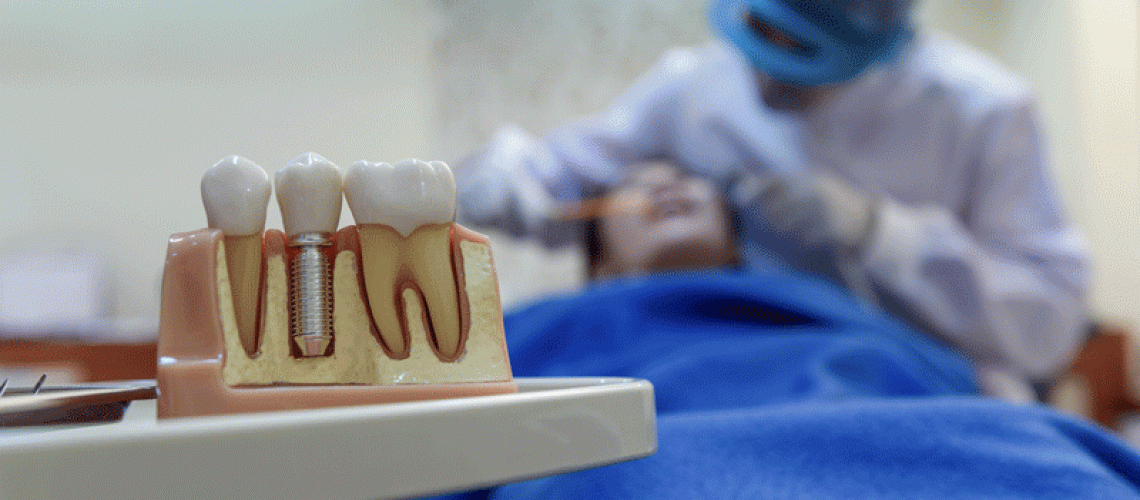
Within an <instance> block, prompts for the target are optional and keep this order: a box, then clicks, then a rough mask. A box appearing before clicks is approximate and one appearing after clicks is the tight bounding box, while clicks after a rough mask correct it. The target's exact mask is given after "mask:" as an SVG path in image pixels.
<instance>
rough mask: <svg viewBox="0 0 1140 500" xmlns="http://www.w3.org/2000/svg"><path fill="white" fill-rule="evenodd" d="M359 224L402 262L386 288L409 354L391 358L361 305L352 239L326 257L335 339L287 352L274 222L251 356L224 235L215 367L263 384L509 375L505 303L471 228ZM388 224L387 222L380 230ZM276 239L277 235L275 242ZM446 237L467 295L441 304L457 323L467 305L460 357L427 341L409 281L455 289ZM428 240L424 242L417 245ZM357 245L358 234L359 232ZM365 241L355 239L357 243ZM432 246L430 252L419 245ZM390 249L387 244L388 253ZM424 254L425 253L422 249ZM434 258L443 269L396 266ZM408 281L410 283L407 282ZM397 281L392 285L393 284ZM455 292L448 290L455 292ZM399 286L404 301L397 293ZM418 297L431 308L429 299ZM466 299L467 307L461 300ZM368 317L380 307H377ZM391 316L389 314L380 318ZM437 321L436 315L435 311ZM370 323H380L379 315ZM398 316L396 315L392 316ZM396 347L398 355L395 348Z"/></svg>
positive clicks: (229, 379)
mask: <svg viewBox="0 0 1140 500" xmlns="http://www.w3.org/2000/svg"><path fill="white" fill-rule="evenodd" d="M359 229H360V228H357V227H350V228H345V229H342V230H341V231H340V232H339V233H338V236H337V237H338V240H341V241H345V238H348V239H349V240H351V238H352V237H354V236H356V234H355V233H356V231H357V230H359ZM372 229H380V230H379V231H370V230H363V231H361V233H362V234H361V235H360V238H361V240H363V239H364V238H366V237H370V238H371V237H375V238H378V239H379V240H381V244H380V246H377V247H376V248H383V249H384V250H378V251H380V252H382V253H384V254H387V255H383V256H381V260H384V261H396V262H403V263H404V265H402V266H400V267H398V268H397V270H396V274H397V275H399V276H405V278H402V279H403V281H401V280H400V279H397V280H396V283H394V286H393V289H392V293H391V295H390V297H391V301H392V302H393V303H396V302H399V304H398V306H402V309H403V317H404V318H406V321H405V324H406V329H402V330H401V332H402V333H403V337H404V338H405V339H406V340H407V342H408V345H407V349H406V353H395V354H396V358H401V357H402V359H394V358H393V357H390V356H389V355H388V354H387V353H386V352H385V350H384V348H383V347H382V346H381V345H380V343H379V341H378V339H377V336H376V333H374V328H373V327H372V324H371V321H370V318H369V312H368V308H367V306H366V302H365V300H364V294H363V293H362V289H361V282H362V278H361V272H360V269H359V267H358V262H360V259H359V258H357V255H356V254H355V252H354V251H353V249H352V247H354V246H355V247H357V248H359V246H358V245H338V248H340V250H339V251H338V253H337V256H336V259H335V263H334V266H333V304H334V308H333V320H334V331H335V332H336V333H335V338H334V341H333V342H334V345H333V352H332V354H331V355H329V356H323V357H312V358H296V357H293V356H292V355H290V352H289V349H290V342H291V340H290V335H289V310H288V284H287V283H288V281H287V279H288V278H287V272H286V269H287V267H286V262H285V254H284V251H283V250H281V248H283V246H284V244H283V240H284V235H282V234H281V233H280V232H279V231H269V232H267V233H266V245H265V247H266V249H267V251H266V256H265V261H266V279H265V283H266V285H265V290H264V292H263V293H264V299H263V302H262V303H263V304H264V305H265V307H264V310H263V317H262V325H263V330H262V335H261V339H260V340H261V344H260V351H259V352H258V353H257V354H256V355H254V356H248V355H246V353H245V350H244V349H243V348H242V345H241V341H240V338H239V337H238V335H237V324H236V319H235V315H234V310H233V305H232V304H233V302H232V296H231V295H230V286H229V272H228V270H227V269H226V260H225V259H224V258H222V257H223V256H224V255H225V254H224V252H225V250H224V248H223V244H219V246H218V249H217V252H218V255H219V258H218V259H217V264H216V265H217V270H216V280H217V294H218V298H217V299H218V305H219V312H220V316H221V323H222V325H221V326H222V331H223V335H224V343H225V353H226V355H225V356H224V365H223V369H222V376H223V380H224V381H225V383H226V384H227V385H229V386H265V385H271V384H368V385H392V384H433V383H462V382H497V381H508V380H510V379H511V373H510V364H509V361H508V359H507V353H506V346H505V344H504V342H505V340H504V338H503V323H502V309H501V305H500V302H499V293H498V283H497V281H496V278H495V272H494V266H493V264H492V260H491V251H490V247H489V245H488V243H487V242H486V241H485V239H481V238H478V237H472V236H471V235H473V234H474V233H471V232H470V231H467V230H466V229H463V228H462V227H461V226H457V225H454V224H446V225H445V224H432V225H427V226H423V227H422V228H420V230H417V231H416V232H413V234H412V235H409V236H408V237H407V238H403V237H401V236H399V235H398V234H396V233H395V232H394V231H392V232H390V233H385V229H384V228H372ZM386 231H391V230H390V229H386ZM373 232H375V233H378V234H389V236H393V237H388V236H378V237H377V236H375V235H373V236H365V234H367V233H373ZM275 238H276V239H278V240H280V241H281V243H275V242H274V241H273V240H274V239H275ZM452 238H455V239H456V241H457V242H458V245H456V251H457V252H458V255H459V257H460V258H459V259H458V260H459V262H458V264H460V265H459V266H458V267H459V269H456V272H455V279H458V280H461V281H462V283H463V288H462V289H463V290H464V291H465V292H466V297H467V300H466V301H462V300H457V299H453V300H452V301H451V303H452V304H455V305H454V306H452V307H454V309H449V310H448V311H447V313H448V314H449V315H451V316H454V317H455V322H456V324H457V325H458V326H462V325H459V323H460V318H461V317H463V316H464V314H463V312H464V311H463V310H462V309H460V308H461V307H466V313H467V314H466V317H467V318H469V321H468V327H467V335H466V340H465V342H463V343H462V347H463V350H462V352H460V355H459V356H458V359H457V360H454V361H450V362H446V361H443V360H441V359H440V356H439V355H437V353H436V350H435V349H433V346H432V341H431V338H430V337H429V335H430V334H429V328H428V327H427V325H425V321H424V318H426V317H427V315H426V314H425V312H424V308H423V301H421V299H420V296H419V294H418V293H417V291H416V289H415V288H413V287H410V286H408V285H410V284H411V282H417V281H418V283H417V284H418V285H419V289H420V290H423V291H425V292H426V291H427V290H428V289H429V288H430V289H438V288H443V289H447V288H449V287H447V286H444V287H433V286H432V285H431V284H429V283H428V282H429V281H431V280H439V279H442V278H440V275H441V274H443V273H445V274H443V275H444V276H446V279H447V281H448V282H449V283H450V289H451V290H455V286H456V283H455V282H454V281H452V279H453V278H451V276H452V263H451V259H452V257H451V256H452ZM421 241H429V242H430V243H431V245H429V246H428V247H424V246H422V245H420V244H418V243H419V242H421ZM360 243H361V244H362V243H363V241H360ZM360 246H362V245H360ZM426 250H430V252H425V251H426ZM390 252H393V253H390ZM424 253H430V254H431V255H430V257H431V258H430V259H429V258H421V257H423V256H422V255H421V254H424ZM428 265H430V266H438V267H442V268H443V269H442V270H436V271H434V272H426V273H424V274H417V272H416V271H411V272H407V271H404V272H401V271H400V269H405V270H406V269H408V268H411V269H420V268H422V267H423V266H428ZM409 280H410V281H411V282H409ZM397 286H398V287H399V288H396V287H397ZM452 293H453V297H454V296H455V295H454V292H452ZM397 294H399V298H400V299H401V300H399V301H397V300H396V297H397ZM427 295H428V294H426V293H425V297H424V298H425V300H426V301H427V303H428V308H429V309H430V308H432V302H431V299H428V298H427ZM465 304H466V306H465ZM373 315H374V316H378V315H377V314H376V313H375V312H374V313H373ZM386 322H387V323H391V321H386ZM432 322H434V319H433V320H432ZM377 323H382V322H381V321H380V319H379V318H377ZM397 324H398V323H397ZM401 355H403V356H401Z"/></svg>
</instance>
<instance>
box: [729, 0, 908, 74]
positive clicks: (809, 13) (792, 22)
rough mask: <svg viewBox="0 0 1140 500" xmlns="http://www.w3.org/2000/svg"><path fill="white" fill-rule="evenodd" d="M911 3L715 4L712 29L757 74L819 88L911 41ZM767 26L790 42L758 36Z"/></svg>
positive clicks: (765, 0)
mask: <svg viewBox="0 0 1140 500" xmlns="http://www.w3.org/2000/svg"><path fill="white" fill-rule="evenodd" d="M912 3H913V2H911V1H910V0H713V1H712V4H711V5H710V9H709V14H710V18H711V22H712V25H713V28H714V29H715V30H716V31H718V32H719V33H720V34H721V35H722V36H724V37H725V38H727V39H728V40H729V41H731V42H732V43H733V44H735V45H736V46H737V47H738V48H739V49H740V50H741V52H743V53H744V55H745V56H746V57H748V59H749V60H751V61H752V64H753V65H754V66H755V67H757V68H758V69H760V70H762V71H764V72H766V73H768V74H769V75H770V76H772V77H773V78H775V79H777V80H780V81H782V82H785V83H789V84H793V85H802V86H817V85H825V84H831V83H838V82H842V81H845V80H848V79H851V78H853V77H855V76H856V75H858V74H860V73H862V72H863V70H865V69H867V68H868V67H870V66H871V65H872V64H874V63H876V62H878V61H883V60H887V59H890V58H891V57H893V56H894V54H895V53H897V52H898V50H899V48H900V47H901V46H903V45H905V44H906V42H908V41H909V40H910V39H911V37H912V35H913V29H912V27H911V24H910V8H911V5H912ZM758 26H766V27H768V28H770V29H772V30H773V31H774V32H778V33H780V34H782V35H784V36H786V37H787V38H788V39H790V40H791V41H792V42H794V43H791V44H786V43H785V44H780V43H777V42H776V41H774V40H771V39H769V38H767V37H765V36H764V35H762V34H761V33H758V32H757V31H756V28H757V27H758Z"/></svg>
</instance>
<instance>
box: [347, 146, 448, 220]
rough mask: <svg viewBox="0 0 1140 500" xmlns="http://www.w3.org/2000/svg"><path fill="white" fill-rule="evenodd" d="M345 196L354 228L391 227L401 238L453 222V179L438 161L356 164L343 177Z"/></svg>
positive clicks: (445, 165) (408, 160)
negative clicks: (428, 225) (354, 222)
mask: <svg viewBox="0 0 1140 500" xmlns="http://www.w3.org/2000/svg"><path fill="white" fill-rule="evenodd" d="M344 196H345V199H347V200H348V207H349V209H351V210H352V216H353V218H354V219H355V220H356V223H357V224H383V225H386V226H391V227H392V228H394V229H395V230H396V231H397V232H399V233H400V234H401V235H403V236H408V235H410V234H411V233H412V231H415V230H416V228H418V227H420V226H423V225H425V224H446V223H449V222H452V221H453V220H454V219H455V177H453V176H452V174H451V169H450V168H448V166H447V164H445V163H443V162H440V161H433V162H425V161H421V160H417V159H414V158H412V159H407V160H402V161H399V162H396V164H395V165H389V164H387V163H369V162H366V161H358V162H356V163H354V164H352V166H351V167H349V168H348V171H347V172H346V173H345V177H344Z"/></svg>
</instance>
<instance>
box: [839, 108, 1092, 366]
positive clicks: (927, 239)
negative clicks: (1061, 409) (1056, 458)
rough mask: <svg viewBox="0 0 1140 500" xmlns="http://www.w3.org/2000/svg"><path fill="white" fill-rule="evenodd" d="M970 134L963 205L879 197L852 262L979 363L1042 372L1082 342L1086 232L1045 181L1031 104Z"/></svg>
mask: <svg viewBox="0 0 1140 500" xmlns="http://www.w3.org/2000/svg"><path fill="white" fill-rule="evenodd" d="M976 139H977V144H978V147H976V148H975V151H976V155H975V161H976V170H975V171H976V176H975V179H974V186H973V195H972V200H973V201H972V203H971V204H970V205H969V206H968V207H967V208H966V210H965V211H964V213H961V214H952V213H950V211H949V210H947V209H946V208H945V207H933V206H929V207H922V206H906V205H905V204H902V203H899V202H896V201H893V200H881V201H880V202H879V203H878V204H877V209H876V210H877V213H876V219H875V223H874V225H873V228H872V229H871V234H870V235H869V236H868V238H867V241H866V243H865V247H864V248H863V249H862V250H861V262H862V264H863V265H864V266H865V268H866V270H867V273H868V275H869V276H870V278H871V280H872V281H873V282H875V283H876V284H878V285H880V286H881V287H883V288H885V289H887V290H889V291H890V293H892V294H894V295H895V296H896V297H897V298H899V299H901V300H903V301H904V302H905V303H907V304H909V305H910V306H911V307H913V308H914V309H915V310H916V312H917V313H918V315H919V316H920V317H921V318H923V319H925V320H926V321H927V322H928V323H930V324H931V325H932V326H933V327H934V328H935V329H937V330H938V331H939V332H940V333H941V334H942V335H944V336H946V337H947V338H948V339H949V340H951V341H953V342H955V343H957V344H958V345H959V346H961V347H962V348H964V349H965V350H966V351H967V352H969V353H970V354H972V355H973V356H974V357H976V358H977V359H979V360H981V361H982V362H983V363H987V362H988V363H994V364H997V365H999V366H1005V367H1008V368H1012V369H1013V370H1015V371H1016V372H1018V373H1020V374H1021V375H1023V376H1026V377H1028V378H1031V379H1042V378H1046V377H1049V376H1052V375H1055V373H1056V372H1057V371H1058V370H1061V369H1063V368H1064V367H1065V365H1066V363H1067V362H1068V361H1069V360H1070V359H1071V358H1072V356H1073V355H1074V354H1075V352H1076V351H1077V349H1078V348H1079V346H1080V343H1081V341H1082V340H1083V335H1084V331H1085V326H1086V321H1087V317H1086V309H1085V302H1084V294H1085V289H1086V286H1087V285H1086V280H1087V273H1088V257H1087V249H1086V244H1085V240H1084V239H1083V237H1082V236H1081V234H1080V233H1079V231H1078V230H1077V229H1076V228H1075V227H1073V226H1072V225H1071V224H1070V223H1069V222H1068V221H1067V220H1066V219H1065V216H1064V214H1063V211H1062V208H1061V206H1060V202H1059V200H1058V197H1057V195H1056V193H1055V192H1054V191H1053V187H1052V185H1051V183H1050V181H1049V179H1050V172H1049V171H1048V162H1047V161H1046V160H1045V158H1046V155H1045V152H1044V145H1043V144H1042V143H1041V137H1040V133H1039V131H1038V128H1037V122H1036V119H1035V116H1034V112H1033V107H1032V104H1031V103H1023V104H1019V105H1016V106H1013V107H1011V108H1009V109H1006V110H1003V111H1000V112H995V113H993V114H991V116H989V117H988V119H987V120H986V121H985V122H984V125H983V127H982V128H981V130H980V132H979V133H978V136H977V138H976Z"/></svg>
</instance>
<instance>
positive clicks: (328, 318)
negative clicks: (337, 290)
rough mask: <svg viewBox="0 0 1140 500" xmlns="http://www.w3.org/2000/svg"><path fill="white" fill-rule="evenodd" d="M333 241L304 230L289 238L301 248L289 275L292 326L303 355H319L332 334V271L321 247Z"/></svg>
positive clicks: (294, 244)
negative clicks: (302, 232)
mask: <svg viewBox="0 0 1140 500" xmlns="http://www.w3.org/2000/svg"><path fill="white" fill-rule="evenodd" d="M329 244H331V242H330V241H329V239H328V238H327V237H326V236H325V235H322V234H320V233H304V234H300V235H297V236H296V237H294V238H293V240H291V241H290V245H291V246H298V247H300V251H299V252H298V253H297V255H296V256H295V257H294V258H293V264H292V266H291V270H290V271H291V272H290V274H291V277H290V287H289V288H290V290H289V296H290V311H291V313H290V325H291V329H292V333H293V337H294V339H295V341H296V342H297V344H298V346H299V347H300V348H301V353H302V355H303V356H306V357H309V356H320V355H323V354H324V351H325V348H326V347H327V346H328V343H329V341H330V340H331V339H332V335H333V315H332V309H333V304H332V277H331V276H332V274H331V273H330V272H329V261H328V258H327V257H325V254H324V252H322V251H321V247H323V246H328V245H329Z"/></svg>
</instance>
